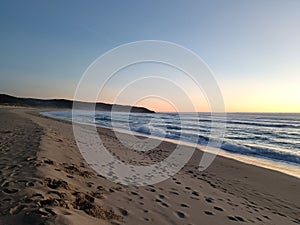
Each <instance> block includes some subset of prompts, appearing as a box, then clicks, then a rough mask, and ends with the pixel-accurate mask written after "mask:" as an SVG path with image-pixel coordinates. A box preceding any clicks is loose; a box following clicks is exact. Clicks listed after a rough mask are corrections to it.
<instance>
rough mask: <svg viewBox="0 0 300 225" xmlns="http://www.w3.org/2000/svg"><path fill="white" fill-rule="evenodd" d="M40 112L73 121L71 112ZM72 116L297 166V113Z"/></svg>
mask: <svg viewBox="0 0 300 225" xmlns="http://www.w3.org/2000/svg"><path fill="white" fill-rule="evenodd" d="M42 114H43V115H45V116H48V117H53V118H57V119H63V120H69V121H71V120H72V111H57V112H42ZM73 119H74V121H75V122H80V123H87V124H96V125H99V126H105V127H114V128H118V129H124V130H127V131H128V130H131V131H134V132H137V133H141V134H146V135H152V136H156V137H160V138H167V139H173V140H182V141H185V142H190V143H197V144H200V145H207V144H208V142H209V140H213V139H215V140H217V141H219V142H220V149H222V150H223V151H225V152H229V153H231V154H237V155H243V156H250V157H252V158H253V157H255V158H260V159H267V160H271V161H273V162H283V163H286V164H290V165H294V166H296V167H299V169H300V113H228V114H227V116H226V118H225V117H215V116H212V114H211V113H180V114H178V113H149V114H148V113H130V114H128V113H122V112H114V113H110V112H103V111H96V112H95V113H91V112H87V111H76V113H75V114H74V117H73ZM212 126H213V127H212ZM218 127H220V128H222V127H226V129H225V130H224V131H225V135H224V138H222V137H218V136H214V135H213V134H212V132H211V130H212V129H218Z"/></svg>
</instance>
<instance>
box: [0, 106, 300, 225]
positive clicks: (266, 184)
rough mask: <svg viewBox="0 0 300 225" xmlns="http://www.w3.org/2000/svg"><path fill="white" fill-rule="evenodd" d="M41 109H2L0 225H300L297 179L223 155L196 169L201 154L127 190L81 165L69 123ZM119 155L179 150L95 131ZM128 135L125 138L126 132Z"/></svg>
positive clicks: (150, 157) (154, 157)
mask: <svg viewBox="0 0 300 225" xmlns="http://www.w3.org/2000/svg"><path fill="white" fill-rule="evenodd" d="M40 111H41V109H33V108H21V107H19V108H18V107H1V108H0V115H1V116H0V121H1V127H0V133H1V138H0V140H1V143H0V151H1V155H0V168H1V170H0V173H1V181H0V185H1V187H0V188H1V192H0V203H1V204H0V212H1V214H0V224H1V225H2V224H3V225H12V224H24V225H27V224H28V225H29V224H59V225H73V224H74V225H77V224H78V225H81V224H115V225H117V224H130V225H135V224H136V225H140V224H162V225H163V224H165V225H166V224H172V225H173V224H186V225H187V224H193V225H197V224H204V225H206V224H222V225H223V224H225V225H226V224H247V223H249V224H276V225H280V224H282V225H288V224H300V219H299V215H300V197H299V187H300V179H298V178H296V177H293V176H289V175H286V174H284V173H280V172H277V171H274V170H269V169H265V168H261V167H257V166H254V165H250V164H246V163H242V162H239V161H237V160H234V159H229V158H225V157H222V156H218V157H217V158H216V159H215V160H214V162H213V163H212V164H211V165H210V167H209V168H208V169H206V170H205V171H202V172H201V171H199V170H198V165H199V159H200V158H201V155H202V154H203V152H202V151H201V150H197V151H195V152H194V155H193V157H192V158H191V160H190V161H189V162H188V163H187V164H186V165H185V167H184V168H183V169H182V170H180V172H178V173H177V174H176V175H174V176H172V177H170V178H169V179H167V180H165V181H163V182H161V183H158V184H154V185H148V186H143V187H136V186H125V185H122V184H117V183H114V182H111V181H110V180H108V179H106V178H105V177H104V176H102V175H101V174H97V173H96V172H95V171H94V170H93V169H92V168H91V167H90V166H89V165H88V164H87V163H86V161H85V160H84V159H83V157H82V155H81V154H80V151H79V150H78V147H77V145H76V141H75V139H74V135H73V130H72V124H71V123H70V122H66V121H61V120H55V119H50V118H47V117H45V116H42V115H40V114H39V112H40ZM97 130H98V133H99V135H100V136H101V139H102V141H103V143H104V145H106V146H109V149H110V150H111V151H113V154H114V156H115V157H117V158H118V159H120V160H123V161H124V162H126V163H130V164H135V165H139V164H141V163H146V164H147V163H148V164H149V163H152V162H156V161H158V160H160V159H162V158H164V157H166V156H168V155H169V154H170V152H172V151H173V149H174V147H175V146H176V144H175V143H172V142H162V143H161V144H160V145H159V146H158V147H157V148H156V149H154V150H151V151H149V152H145V153H143V152H137V151H131V149H126V148H125V147H123V146H122V143H120V142H119V140H118V139H117V138H116V135H115V134H114V132H113V131H112V130H111V129H109V128H98V129H97ZM123 135H126V134H123Z"/></svg>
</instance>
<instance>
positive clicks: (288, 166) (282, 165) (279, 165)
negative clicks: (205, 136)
mask: <svg viewBox="0 0 300 225" xmlns="http://www.w3.org/2000/svg"><path fill="white" fill-rule="evenodd" d="M54 110H55V111H58V110H56V109H54ZM50 111H52V110H47V111H43V112H50ZM59 111H61V110H59ZM62 111H64V109H62ZM40 113H41V112H39V114H40ZM40 115H41V116H44V117H46V118H50V119H54V120H58V121H64V122H68V123H70V124H72V121H71V120H67V119H65V120H64V119H60V118H55V117H51V116H47V115H43V114H40ZM79 124H84V125H88V126H95V127H99V128H105V129H110V130H114V131H117V132H119V133H124V134H133V135H135V136H141V137H145V138H151V139H155V140H160V141H166V142H170V143H175V144H179V145H184V146H189V147H195V150H199V151H204V152H217V155H219V156H222V157H226V158H230V159H233V160H237V161H239V162H242V163H246V164H249V165H254V166H257V167H262V168H265V169H270V170H273V171H277V172H281V173H284V174H286V175H290V176H293V177H296V178H299V179H300V165H299V166H298V165H294V164H292V163H287V162H283V161H279V160H278V161H276V160H272V159H267V158H262V157H254V156H248V155H243V154H239V153H230V152H227V151H225V150H223V149H216V148H213V147H208V148H207V146H205V145H201V144H195V143H191V142H187V141H182V140H176V139H170V138H162V137H158V136H152V135H147V134H143V133H138V132H135V131H128V130H125V129H121V128H112V127H105V126H101V125H91V124H88V123H79ZM204 149H205V150H204Z"/></svg>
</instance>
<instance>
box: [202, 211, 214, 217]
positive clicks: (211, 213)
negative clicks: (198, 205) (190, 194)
mask: <svg viewBox="0 0 300 225" xmlns="http://www.w3.org/2000/svg"><path fill="white" fill-rule="evenodd" d="M204 213H205V214H206V215H208V216H213V215H214V213H213V212H211V211H204Z"/></svg>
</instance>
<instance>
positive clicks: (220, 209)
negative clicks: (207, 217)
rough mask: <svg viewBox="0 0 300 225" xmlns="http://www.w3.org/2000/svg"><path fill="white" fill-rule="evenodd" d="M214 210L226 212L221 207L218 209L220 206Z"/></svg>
mask: <svg viewBox="0 0 300 225" xmlns="http://www.w3.org/2000/svg"><path fill="white" fill-rule="evenodd" d="M214 209H215V210H217V211H220V212H222V211H224V210H223V209H222V208H221V207H218V206H214Z"/></svg>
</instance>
